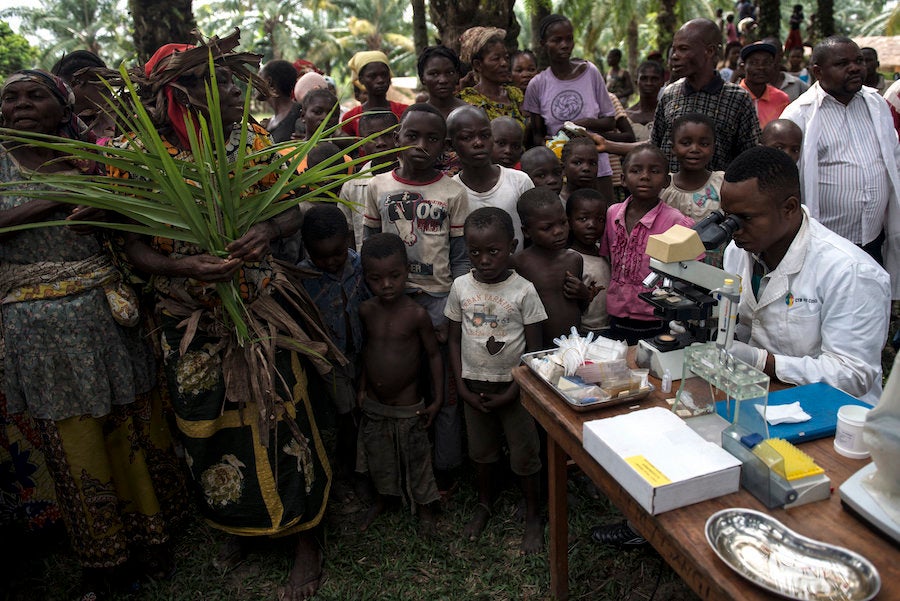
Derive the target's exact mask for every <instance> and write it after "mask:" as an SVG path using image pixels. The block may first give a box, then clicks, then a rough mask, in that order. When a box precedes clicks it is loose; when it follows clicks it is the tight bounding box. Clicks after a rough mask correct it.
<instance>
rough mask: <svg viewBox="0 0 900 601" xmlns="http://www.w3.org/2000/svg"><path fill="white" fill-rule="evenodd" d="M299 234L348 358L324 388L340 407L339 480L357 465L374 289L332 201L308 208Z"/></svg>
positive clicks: (316, 289)
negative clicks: (359, 400) (365, 318)
mask: <svg viewBox="0 0 900 601" xmlns="http://www.w3.org/2000/svg"><path fill="white" fill-rule="evenodd" d="M300 233H301V237H302V239H303V245H304V247H305V248H306V255H307V258H306V259H304V260H303V262H302V263H300V266H301V267H305V268H306V269H309V270H310V271H311V272H312V273H313V274H315V275H313V276H311V277H306V278H304V279H303V286H304V288H306V291H307V292H308V293H309V296H310V297H311V298H312V300H313V302H314V303H315V304H316V306H317V307H318V308H319V311H320V312H321V314H322V318H323V320H324V321H325V325H326V326H327V327H328V334H329V336H330V337H331V340H332V341H334V343H335V345H337V347H338V349H340V351H341V352H342V353H343V354H344V357H346V358H347V361H348V362H347V364H346V365H340V364H337V363H335V364H334V365H333V366H332V370H331V372H330V373H329V374H328V375H327V376H326V385H325V393H326V394H328V395H329V396H331V399H332V401H333V402H334V406H335V410H336V411H337V470H336V471H337V473H338V476H339V478H338V480H336V482H335V484H337V483H338V482H341V481H342V480H344V479H346V478H348V477H349V475H350V474H352V473H353V471H354V468H355V465H356V438H357V429H356V419H355V416H354V415H353V410H354V409H355V407H356V391H357V386H356V382H357V377H358V374H359V371H358V367H359V353H360V351H362V347H363V338H362V324H361V323H360V321H359V306H360V303H361V302H363V301H364V300H366V299H367V298H369V293H368V291H367V290H366V287H365V284H364V283H363V272H362V264H361V263H360V260H359V255H358V254H356V251H354V250H350V249H349V248H348V240H349V238H350V229H349V228H348V227H347V220H346V219H345V218H344V214H343V213H342V212H341V210H340V209H339V208H337V207H336V206H334V205H333V204H328V203H317V204H315V205H314V206H313V207H312V208H310V209H309V210H308V211H306V214H305V215H304V218H303V226H302V227H301V229H300ZM341 476H343V477H341Z"/></svg>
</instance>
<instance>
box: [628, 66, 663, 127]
mask: <svg viewBox="0 0 900 601" xmlns="http://www.w3.org/2000/svg"><path fill="white" fill-rule="evenodd" d="M664 83H665V71H664V70H663V67H662V65H661V64H660V63H658V62H656V61H644V62H642V63H641V64H640V65H638V70H637V88H638V101H637V102H635V103H634V104H633V105H631V107H630V108H629V109H628V110H627V111H626V113H628V118H629V119H630V120H631V127H632V129H633V130H634V135H635V139H636V140H637V141H639V142H641V141H644V140H649V139H650V126H651V125H653V117H654V115H656V105H657V104H659V91H660V90H661V89H662V87H663V84H664ZM635 125H642V126H644V127H643V128H640V127H635Z"/></svg>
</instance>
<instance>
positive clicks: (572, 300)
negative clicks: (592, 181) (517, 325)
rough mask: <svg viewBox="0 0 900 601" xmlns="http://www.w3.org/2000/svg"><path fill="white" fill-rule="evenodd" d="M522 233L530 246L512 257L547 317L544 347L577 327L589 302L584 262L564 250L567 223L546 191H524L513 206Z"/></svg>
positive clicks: (543, 326) (552, 194)
mask: <svg viewBox="0 0 900 601" xmlns="http://www.w3.org/2000/svg"><path fill="white" fill-rule="evenodd" d="M516 210H517V211H518V213H519V218H520V219H521V220H522V232H523V233H524V234H525V237H526V238H527V239H530V240H531V246H529V247H528V248H526V249H525V250H523V251H522V252H520V253H519V254H517V255H516V256H515V268H516V271H517V272H518V273H519V274H520V275H521V276H522V277H524V278H525V279H526V280H529V281H530V282H531V283H532V284H534V287H535V288H536V289H537V293H538V296H540V297H541V302H542V303H543V304H544V308H545V309H546V310H547V315H549V318H548V319H547V320H546V321H544V322H542V323H541V330H542V334H543V344H544V345H545V346H546V345H547V344H548V343H550V342H551V341H552V340H553V339H554V338H556V337H557V336H559V335H561V334H568V333H569V330H570V329H571V328H572V326H575V328H576V329H580V328H581V314H582V313H583V312H584V310H585V309H586V308H587V306H588V304H589V303H590V301H591V291H590V290H589V289H588V287H587V286H585V285H584V282H583V281H582V275H583V274H582V270H583V268H584V261H583V259H582V258H581V255H580V254H578V253H577V252H575V251H574V250H571V249H569V248H566V247H567V246H568V243H569V220H568V218H567V217H566V211H565V209H564V208H563V205H562V202H561V201H560V200H559V196H557V194H556V193H555V192H553V191H552V190H550V189H549V188H545V187H538V188H534V189H532V190H528V191H527V192H525V193H524V194H522V196H521V197H520V198H519V202H518V204H517V205H516Z"/></svg>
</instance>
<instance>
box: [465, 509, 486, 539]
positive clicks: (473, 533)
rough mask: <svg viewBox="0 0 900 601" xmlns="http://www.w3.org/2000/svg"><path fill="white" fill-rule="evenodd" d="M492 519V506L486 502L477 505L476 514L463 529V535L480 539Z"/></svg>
mask: <svg viewBox="0 0 900 601" xmlns="http://www.w3.org/2000/svg"><path fill="white" fill-rule="evenodd" d="M490 519H491V508H490V507H488V506H487V505H485V504H484V503H479V504H478V505H476V506H475V515H473V516H472V519H471V520H469V523H468V524H466V527H465V528H464V529H463V536H464V537H465V538H467V539H468V540H470V541H474V540H478V538H479V537H480V536H481V533H482V532H484V529H485V528H486V527H487V523H488V520H490Z"/></svg>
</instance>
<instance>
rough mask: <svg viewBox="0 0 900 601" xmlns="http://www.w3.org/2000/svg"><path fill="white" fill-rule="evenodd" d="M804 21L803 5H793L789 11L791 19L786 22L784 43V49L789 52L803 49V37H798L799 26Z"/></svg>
mask: <svg viewBox="0 0 900 601" xmlns="http://www.w3.org/2000/svg"><path fill="white" fill-rule="evenodd" d="M804 21H806V17H804V16H803V5H802V4H795V5H794V7H793V9H792V10H791V18H790V19H789V20H788V37H787V40H785V41H784V49H785V51H786V52H790V51H791V50H793V49H794V48H800V49H801V50H802V48H803V36H801V35H800V26H801V25H803V22H804Z"/></svg>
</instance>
